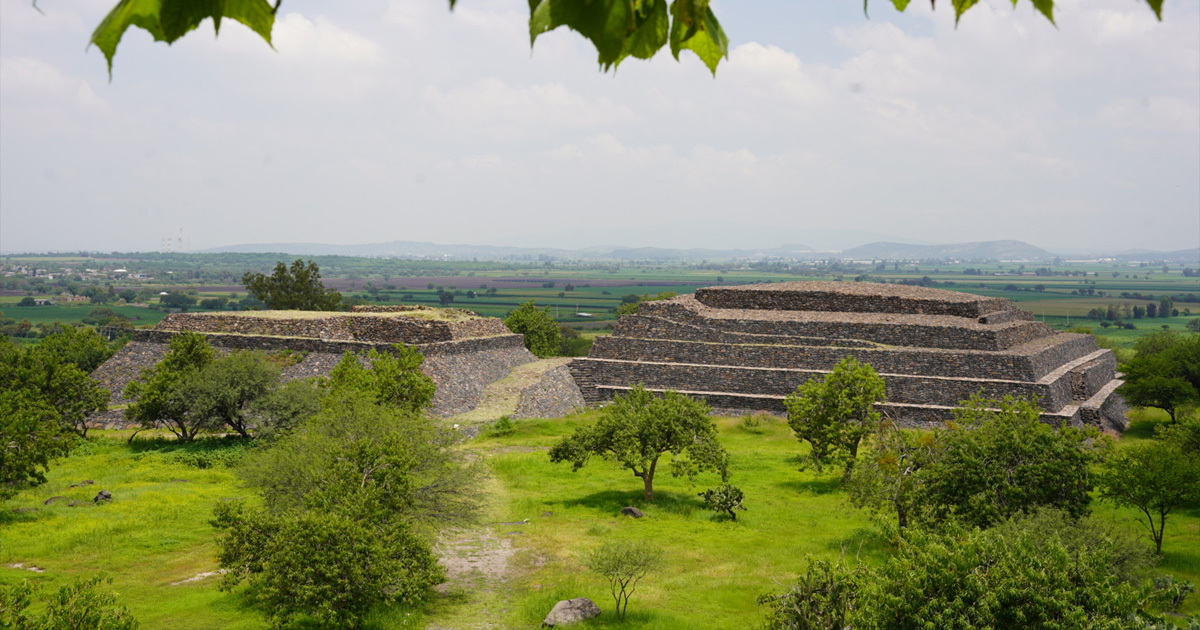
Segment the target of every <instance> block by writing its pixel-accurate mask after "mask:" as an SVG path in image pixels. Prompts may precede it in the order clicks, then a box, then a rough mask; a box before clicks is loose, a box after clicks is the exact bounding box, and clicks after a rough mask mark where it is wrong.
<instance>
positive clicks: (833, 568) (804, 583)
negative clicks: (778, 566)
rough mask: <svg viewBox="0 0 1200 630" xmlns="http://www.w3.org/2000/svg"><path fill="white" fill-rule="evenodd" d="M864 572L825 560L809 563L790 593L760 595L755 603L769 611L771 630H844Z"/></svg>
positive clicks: (864, 575)
mask: <svg viewBox="0 0 1200 630" xmlns="http://www.w3.org/2000/svg"><path fill="white" fill-rule="evenodd" d="M866 576H867V573H866V572H865V571H864V570H862V569H858V570H852V569H849V568H847V567H846V566H845V565H843V564H841V563H838V564H829V563H828V562H825V561H824V560H813V561H811V562H809V564H808V568H807V569H805V572H804V575H802V576H800V579H799V580H798V581H797V582H796V584H795V585H793V586H792V587H791V588H790V589H789V590H787V591H786V592H784V593H780V594H778V595H770V594H768V595H763V596H761V597H759V598H758V603H759V604H760V605H762V606H766V607H767V608H768V612H767V623H766V627H767V628H768V629H770V630H843V629H844V628H850V627H852V626H851V625H850V624H849V623H847V621H848V619H849V618H850V616H851V614H853V613H854V611H855V604H856V603H857V601H858V593H859V589H860V588H861V587H862V582H863V579H864V577H866Z"/></svg>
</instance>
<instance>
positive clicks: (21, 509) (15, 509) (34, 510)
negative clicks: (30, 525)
mask: <svg viewBox="0 0 1200 630" xmlns="http://www.w3.org/2000/svg"><path fill="white" fill-rule="evenodd" d="M37 511H38V509H37V508H35V507H23V508H13V512H16V513H17V514H22V513H25V512H37Z"/></svg>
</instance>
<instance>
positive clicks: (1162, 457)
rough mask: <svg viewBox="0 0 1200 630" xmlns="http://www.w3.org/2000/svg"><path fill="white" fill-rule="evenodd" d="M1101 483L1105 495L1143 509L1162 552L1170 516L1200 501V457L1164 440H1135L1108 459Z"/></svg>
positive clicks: (1154, 539) (1099, 481) (1099, 478)
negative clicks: (1179, 509) (1136, 441)
mask: <svg viewBox="0 0 1200 630" xmlns="http://www.w3.org/2000/svg"><path fill="white" fill-rule="evenodd" d="M1097 485H1098V487H1099V489H1100V496H1101V497H1103V498H1105V499H1108V500H1110V501H1112V502H1113V503H1116V504H1117V505H1120V506H1123V507H1131V508H1135V509H1137V510H1138V511H1139V512H1141V513H1142V516H1143V519H1144V520H1143V524H1145V525H1146V527H1147V528H1148V529H1149V530H1150V537H1151V539H1152V540H1153V541H1154V547H1155V551H1156V552H1157V553H1159V554H1162V541H1163V530H1164V529H1166V526H1167V516H1169V515H1170V514H1171V512H1173V511H1175V510H1176V509H1178V508H1180V507H1183V506H1185V505H1189V504H1191V503H1195V502H1197V501H1200V458H1198V457H1196V455H1195V454H1194V453H1186V452H1184V451H1183V449H1182V448H1180V447H1179V445H1177V444H1174V443H1172V442H1168V441H1164V440H1154V441H1151V442H1148V443H1143V444H1134V445H1131V446H1128V447H1125V448H1121V449H1118V450H1117V452H1116V453H1115V454H1114V455H1112V456H1111V457H1109V458H1107V459H1106V461H1105V462H1104V464H1103V465H1102V466H1101V467H1100V472H1099V474H1098V475H1097Z"/></svg>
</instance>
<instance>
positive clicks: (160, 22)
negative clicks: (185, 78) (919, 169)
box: [90, 0, 1163, 75]
mask: <svg viewBox="0 0 1200 630" xmlns="http://www.w3.org/2000/svg"><path fill="white" fill-rule="evenodd" d="M449 2H450V8H451V9H453V8H454V6H455V4H456V2H457V0H449ZM868 2H869V0H863V12H864V13H866V12H867V5H868ZM978 2H979V0H954V1H953V2H952V3H951V5H952V6H953V8H954V16H955V20H956V21H957V20H958V19H959V18H961V17H962V15H963V13H965V12H966V11H967V10H968V9H970V8H971V7H973V6H975V5H976V4H978ZM1011 2H1012V5H1013V6H1014V7H1016V6H1017V4H1018V0H1011ZM1030 3H1031V4H1032V5H1033V7H1034V8H1035V9H1037V10H1038V11H1039V12H1040V13H1042V14H1043V15H1045V16H1046V19H1048V20H1050V22H1051V23H1053V22H1054V0H1030ZM281 4H282V0H275V2H274V3H272V2H270V1H268V0H229V1H226V2H194V1H192V0H120V2H118V3H117V5H116V6H115V7H113V9H112V11H110V12H109V13H108V15H107V16H105V18H104V20H103V21H101V22H100V24H99V25H98V26H97V27H96V30H95V31H94V32H93V33H92V37H91V40H90V44H94V45H95V46H96V47H97V48H99V49H100V51H101V52H102V53H104V58H105V60H106V61H107V63H108V70H109V73H110V75H111V73H112V62H113V56H114V55H115V54H116V52H117V45H118V44H119V43H120V42H121V37H122V36H123V35H124V34H125V31H126V30H127V29H128V28H129V27H130V26H136V27H138V28H141V29H144V30H146V31H147V32H149V33H150V35H151V36H152V37H153V38H154V40H155V41H161V42H167V43H168V44H170V43H172V42H174V41H176V40H178V39H179V38H181V37H183V36H184V35H186V34H188V33H189V32H191V31H193V30H195V29H196V28H197V27H198V26H200V23H201V22H203V21H204V20H206V19H209V18H211V19H212V21H213V30H214V31H216V32H217V33H219V32H220V29H221V21H222V20H225V19H228V20H234V21H237V22H241V23H242V24H244V25H246V26H247V27H248V28H250V30H252V31H254V32H255V33H257V34H258V35H259V36H260V37H262V38H263V40H265V41H266V42H267V44H268V45H270V44H271V32H272V30H273V29H274V26H275V15H276V13H278V11H279V7H280V5H281ZM891 4H892V6H893V7H895V8H896V10H898V11H904V10H905V9H907V8H908V6H909V4H910V0H891ZM1146 4H1147V5H1149V6H1150V9H1151V10H1153V11H1154V14H1155V16H1156V17H1157V18H1158V19H1159V20H1162V7H1163V0H1146ZM564 26H565V27H567V28H569V29H571V30H573V31H575V32H577V33H579V34H580V35H582V36H583V37H584V38H586V39H587V40H589V41H591V42H592V44H593V45H594V46H595V47H596V53H597V62H598V63H599V64H600V67H601V69H603V70H606V71H607V70H609V69H615V68H616V67H617V65H619V64H620V63H621V62H622V61H623V60H625V59H626V58H628V57H635V58H637V59H649V58H651V57H653V56H654V55H655V54H656V53H657V52H658V51H659V50H661V49H663V48H665V47H667V46H668V45H670V49H671V54H672V55H673V56H674V57H675V59H676V60H678V59H679V54H680V53H681V52H682V51H684V50H690V51H692V52H693V53H695V54H696V56H697V57H699V58H700V60H701V61H702V62H704V65H705V66H707V67H708V69H709V70H710V71H711V72H713V73H714V74H716V71H717V64H718V63H720V61H721V59H723V58H727V57H728V56H729V38H728V37H727V36H726V35H725V30H724V29H723V28H722V27H721V23H720V22H719V21H718V20H717V15H716V13H714V12H713V10H712V7H710V6H709V0H671V1H670V2H668V0H588V1H581V0H529V42H530V46H533V44H534V43H536V42H537V38H538V37H539V36H540V35H542V34H544V33H547V32H549V31H552V30H555V29H557V28H559V27H564Z"/></svg>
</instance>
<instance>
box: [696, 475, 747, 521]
mask: <svg viewBox="0 0 1200 630" xmlns="http://www.w3.org/2000/svg"><path fill="white" fill-rule="evenodd" d="M700 498H702V499H704V505H705V506H707V507H708V509H710V510H712V511H714V512H717V513H725V514H728V515H729V518H730V520H734V521H736V520H737V512H736V511H735V510H745V509H746V508H745V506H743V505H742V501H743V500H744V499H745V494H744V493H742V489H741V488H738V487H737V486H734V485H731V484H728V483H727V484H724V485H722V486H718V487H716V488H710V489H708V490H705V491H704V492H701V493H700Z"/></svg>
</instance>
